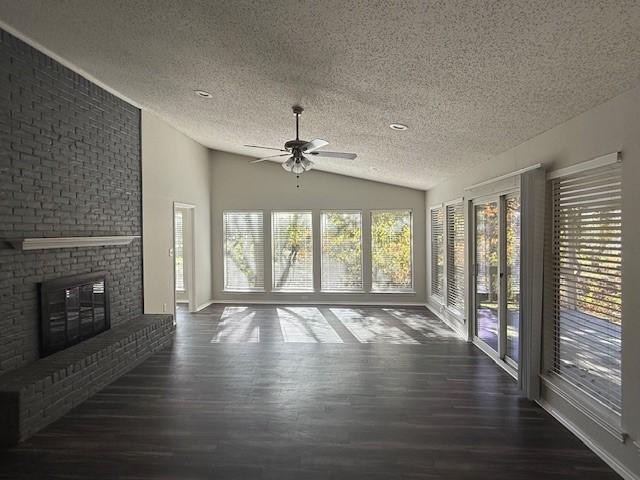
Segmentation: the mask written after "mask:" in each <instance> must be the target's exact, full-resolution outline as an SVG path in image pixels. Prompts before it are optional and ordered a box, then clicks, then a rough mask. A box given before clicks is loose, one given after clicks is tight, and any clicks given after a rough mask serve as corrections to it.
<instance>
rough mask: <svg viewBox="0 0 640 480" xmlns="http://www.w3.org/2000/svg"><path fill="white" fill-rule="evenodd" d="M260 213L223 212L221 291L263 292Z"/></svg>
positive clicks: (262, 245)
mask: <svg viewBox="0 0 640 480" xmlns="http://www.w3.org/2000/svg"><path fill="white" fill-rule="evenodd" d="M263 238H264V235H263V218H262V212H224V288H225V290H230V291H239V292H251V291H260V290H262V289H264V241H263Z"/></svg>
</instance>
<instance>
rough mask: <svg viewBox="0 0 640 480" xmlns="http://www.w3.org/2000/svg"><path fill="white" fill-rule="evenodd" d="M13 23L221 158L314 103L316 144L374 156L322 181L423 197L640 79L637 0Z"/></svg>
mask: <svg viewBox="0 0 640 480" xmlns="http://www.w3.org/2000/svg"><path fill="white" fill-rule="evenodd" d="M0 19H1V20H2V21H3V22H5V23H6V24H7V25H9V26H10V27H12V28H14V29H16V30H17V31H19V32H21V33H22V34H24V35H26V37H28V38H30V39H32V40H34V41H35V42H37V43H40V44H42V45H44V46H45V47H46V48H47V49H49V50H50V51H52V52H53V53H55V54H57V55H59V56H60V57H62V58H64V59H66V60H67V61H69V62H70V63H72V64H74V65H77V66H78V67H79V68H81V69H83V70H84V71H86V72H88V73H89V74H90V75H92V76H93V77H95V78H97V79H99V80H100V81H101V82H102V83H104V84H106V85H108V86H109V87H111V88H113V89H115V90H116V91H118V92H120V93H121V94H123V95H124V96H126V97H128V98H130V99H132V100H134V101H135V102H137V103H138V104H139V105H141V106H142V107H144V108H147V109H149V110H151V111H153V112H155V113H157V114H158V115H159V116H161V117H162V118H164V119H165V120H167V121H168V122H170V123H171V124H172V125H174V126H175V127H177V128H178V129H180V130H181V131H183V132H185V133H187V134H188V135H189V136H191V137H192V138H194V139H195V140H197V141H199V142H200V143H202V144H204V145H206V146H209V147H212V148H215V149H220V150H227V151H231V152H235V153H241V154H247V155H253V156H259V153H258V152H257V151H256V150H253V149H247V148H243V147H242V144H245V143H255V144H263V145H271V146H280V145H282V144H283V143H284V141H286V140H288V139H290V138H292V136H293V125H294V124H293V116H292V115H291V112H290V107H291V105H292V104H294V103H300V104H302V105H303V106H304V107H305V113H304V115H303V117H302V121H301V133H302V137H303V138H306V139H311V138H314V137H321V138H324V139H327V140H329V141H330V145H329V146H328V147H327V148H326V149H328V150H338V151H347V152H355V153H357V154H358V155H359V156H358V158H357V159H356V160H355V161H353V162H347V161H336V160H331V159H317V160H316V163H317V166H318V168H319V169H322V170H327V171H331V172H337V173H343V174H347V175H352V176H357V177H363V178H369V179H374V180H379V181H384V182H389V183H394V184H399V185H406V186H411V187H416V188H422V189H426V188H429V187H431V186H433V185H435V184H437V183H439V182H440V181H442V180H443V179H445V178H446V177H449V176H452V175H455V174H457V173H459V172H463V171H464V169H465V168H468V167H470V166H471V165H472V164H476V163H478V162H479V161H482V160H484V159H487V158H489V157H491V156H493V155H495V154H497V153H500V152H502V151H504V150H507V149H509V148H510V147H513V146H515V145H517V144H519V143H521V142H523V141H525V140H527V139H528V138H531V137H532V136H535V135H536V134H538V133H540V132H542V131H544V130H547V129H549V128H551V127H553V126H554V125H557V124H559V123H561V122H563V121H565V120H567V119H569V118H571V117H573V116H575V115H577V114H579V113H581V112H583V111H585V110H588V109H589V108H591V107H593V106H595V105H597V104H598V103H601V102H603V101H604V100H607V99H609V98H611V97H613V96H615V95H617V94H619V93H621V92H623V91H624V90H627V89H629V88H632V87H633V86H635V85H636V84H637V83H638V80H639V78H640V2H638V1H637V0H632V1H596V0H590V1H586V0H585V1H583V0H568V1H560V0H532V1H527V2H522V1H503V0H498V1H467V0H464V1H453V0H444V1H439V2H425V1H415V2H391V1H381V2H373V1H359V2H356V1H345V0H338V1H316V2H311V1H308V2H307V1H285V2H282V1H280V2H277V1H270V2H258V1H254V2H251V1H237V0H233V1H225V2H214V1H202V2H197V1H184V0H183V1H176V0H153V1H140V0H130V1H104V0H100V1H95V0H71V1H60V0H21V1H16V0H0ZM194 89H203V90H207V91H209V92H211V93H212V94H213V98H212V99H210V100H203V99H199V98H197V97H196V96H195V95H194V94H193V90H194ZM391 122H401V123H406V124H407V125H409V127H410V129H409V131H406V132H395V131H392V130H390V129H389V127H388V124H389V123H391ZM176 161H179V159H176ZM256 168H260V166H258V165H256Z"/></svg>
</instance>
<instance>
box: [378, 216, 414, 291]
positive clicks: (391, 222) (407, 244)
mask: <svg viewBox="0 0 640 480" xmlns="http://www.w3.org/2000/svg"><path fill="white" fill-rule="evenodd" d="M412 243H413V233H412V220H411V211H409V210H388V211H374V212H371V277H372V279H371V289H372V290H373V291H376V292H410V291H412V289H413V272H412V269H413V265H412V261H413V259H412V253H411V249H412Z"/></svg>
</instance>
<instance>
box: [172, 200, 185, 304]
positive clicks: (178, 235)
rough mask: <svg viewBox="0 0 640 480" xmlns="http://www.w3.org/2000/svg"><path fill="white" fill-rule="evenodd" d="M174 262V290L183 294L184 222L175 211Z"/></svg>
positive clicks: (180, 213)
mask: <svg viewBox="0 0 640 480" xmlns="http://www.w3.org/2000/svg"><path fill="white" fill-rule="evenodd" d="M174 221H175V226H174V228H175V230H174V231H175V248H174V255H175V262H176V290H177V291H179V292H184V230H183V226H184V221H183V217H182V212H181V211H179V210H176V212H175V216H174Z"/></svg>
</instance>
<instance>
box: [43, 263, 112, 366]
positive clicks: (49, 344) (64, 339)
mask: <svg viewBox="0 0 640 480" xmlns="http://www.w3.org/2000/svg"><path fill="white" fill-rule="evenodd" d="M40 302H41V324H40V325H41V327H40V340H41V348H40V356H41V357H45V356H47V355H51V354H52V353H55V352H57V351H60V350H63V349H65V348H67V347H70V346H71V345H74V344H76V343H79V342H81V341H83V340H86V339H87V338H90V337H93V336H95V335H97V334H99V333H100V332H103V331H105V330H107V329H108V328H109V326H110V319H109V294H108V290H107V273H106V272H96V273H88V274H84V275H75V276H72V277H64V278H58V279H55V280H50V281H47V282H42V283H41V284H40Z"/></svg>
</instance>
